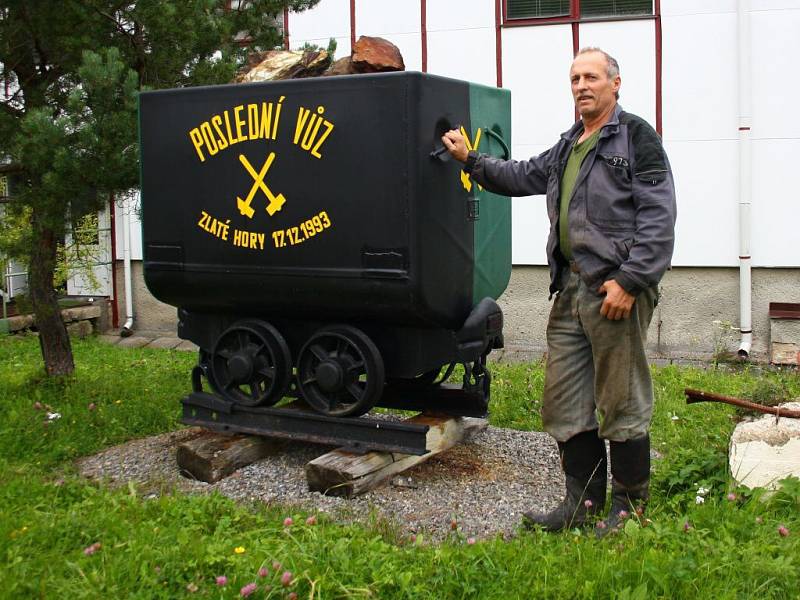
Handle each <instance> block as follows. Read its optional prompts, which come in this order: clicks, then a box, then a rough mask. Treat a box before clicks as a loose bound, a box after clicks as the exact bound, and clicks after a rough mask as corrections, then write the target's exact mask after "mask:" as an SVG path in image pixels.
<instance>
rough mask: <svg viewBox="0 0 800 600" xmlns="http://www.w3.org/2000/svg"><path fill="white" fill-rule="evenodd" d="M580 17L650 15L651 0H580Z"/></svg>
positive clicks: (651, 11)
mask: <svg viewBox="0 0 800 600" xmlns="http://www.w3.org/2000/svg"><path fill="white" fill-rule="evenodd" d="M580 4H581V17H617V16H627V15H652V14H653V2H652V0H581V3H580Z"/></svg>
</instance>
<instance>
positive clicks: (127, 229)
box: [119, 196, 133, 337]
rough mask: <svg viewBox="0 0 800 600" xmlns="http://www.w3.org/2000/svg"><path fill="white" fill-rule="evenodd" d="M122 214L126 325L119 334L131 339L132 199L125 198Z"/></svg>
mask: <svg viewBox="0 0 800 600" xmlns="http://www.w3.org/2000/svg"><path fill="white" fill-rule="evenodd" d="M122 206H123V211H124V212H123V213H122V239H123V241H122V246H123V248H122V256H123V259H124V261H123V262H124V265H125V317H126V321H125V324H124V325H123V326H122V329H121V330H120V332H119V334H120V336H122V337H129V336H130V335H131V334H132V333H133V330H132V329H131V328H132V327H133V285H132V283H131V198H130V196H126V197H125V201H124V203H123V205H122Z"/></svg>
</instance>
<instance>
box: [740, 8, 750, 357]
mask: <svg viewBox="0 0 800 600" xmlns="http://www.w3.org/2000/svg"><path fill="white" fill-rule="evenodd" d="M737 16H738V25H739V40H738V41H739V43H738V49H739V57H738V63H739V65H738V66H739V329H740V331H741V334H742V340H741V343H740V344H739V352H738V355H739V358H741V359H747V358H748V357H749V356H750V346H751V344H752V342H753V324H752V285H751V259H750V205H751V201H752V190H753V188H752V162H751V150H750V126H751V124H752V114H753V110H752V97H751V95H750V86H751V85H752V82H751V78H750V73H751V70H750V0H738V6H737Z"/></svg>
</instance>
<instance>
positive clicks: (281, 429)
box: [181, 392, 428, 456]
mask: <svg viewBox="0 0 800 600" xmlns="http://www.w3.org/2000/svg"><path fill="white" fill-rule="evenodd" d="M181 403H182V405H183V418H182V419H181V421H182V422H183V423H185V424H187V425H198V426H201V427H205V428H207V429H211V430H213V431H218V432H221V433H233V432H241V433H249V434H255V435H265V436H269V437H278V438H284V439H290V440H300V441H306V442H314V443H317V444H329V445H332V446H344V447H347V448H350V449H352V450H354V451H357V452H365V451H368V450H381V451H384V452H401V453H403V454H414V455H417V456H421V455H423V454H427V452H428V449H427V447H426V442H427V433H428V426H427V425H418V424H415V423H401V422H397V421H389V420H384V419H373V418H369V417H360V418H340V417H329V416H326V415H322V414H319V413H316V412H312V411H310V410H302V409H298V408H266V407H249V406H241V405H237V404H233V403H232V402H227V401H225V400H222V399H220V398H217V397H216V396H214V395H212V394H209V393H206V392H193V393H191V394H189V395H188V396H187V397H186V398H184V399H183V400H182V401H181Z"/></svg>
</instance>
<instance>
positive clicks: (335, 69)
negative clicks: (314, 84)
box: [323, 56, 355, 77]
mask: <svg viewBox="0 0 800 600" xmlns="http://www.w3.org/2000/svg"><path fill="white" fill-rule="evenodd" d="M353 73H355V71H354V70H353V61H352V60H351V59H350V57H349V56H345V57H344V58H340V59H339V60H336V61H334V62H333V64H332V65H331V66H330V68H329V69H328V70H327V71H325V73H323V75H325V76H326V77H327V76H328V75H351V74H353Z"/></svg>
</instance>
